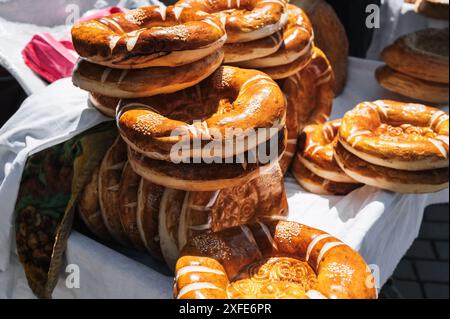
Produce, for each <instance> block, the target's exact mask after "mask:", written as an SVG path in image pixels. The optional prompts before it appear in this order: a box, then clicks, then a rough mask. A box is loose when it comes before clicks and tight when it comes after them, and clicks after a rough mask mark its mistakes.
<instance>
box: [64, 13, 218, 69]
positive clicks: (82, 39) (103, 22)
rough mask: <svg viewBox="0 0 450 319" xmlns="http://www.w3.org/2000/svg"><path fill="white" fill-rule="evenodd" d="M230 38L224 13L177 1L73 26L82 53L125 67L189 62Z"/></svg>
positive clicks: (76, 42) (99, 61)
mask: <svg viewBox="0 0 450 319" xmlns="http://www.w3.org/2000/svg"><path fill="white" fill-rule="evenodd" d="M225 39H226V36H225V30H224V29H223V26H222V24H221V22H220V19H219V18H218V17H215V16H213V15H208V14H205V13H204V12H199V11H196V10H193V9H189V8H181V9H180V8H178V9H175V8H174V7H173V6H168V7H167V8H165V7H159V6H147V7H141V8H138V9H135V10H130V11H128V12H126V13H116V14H113V15H111V16H108V17H102V18H97V19H94V20H89V21H85V22H81V23H77V24H75V25H74V27H73V28H72V40H73V43H74V47H75V50H76V51H77V52H78V54H79V55H80V56H81V57H83V58H85V59H87V60H89V61H91V62H93V63H96V64H102V65H105V66H108V67H112V68H119V69H134V68H147V67H155V66H159V67H161V66H167V67H174V66H179V65H184V64H189V63H192V62H194V61H197V60H199V59H202V58H204V57H205V56H207V55H209V54H211V53H212V52H214V51H215V50H217V49H219V48H220V47H221V46H222V45H223V43H224V42H225ZM177 55H180V56H181V55H183V57H184V59H180V57H178V56H177Z"/></svg>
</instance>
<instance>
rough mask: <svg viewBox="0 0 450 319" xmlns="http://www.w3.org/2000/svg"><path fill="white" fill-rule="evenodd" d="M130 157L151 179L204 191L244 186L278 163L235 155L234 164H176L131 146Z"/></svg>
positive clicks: (136, 168)
mask: <svg viewBox="0 0 450 319" xmlns="http://www.w3.org/2000/svg"><path fill="white" fill-rule="evenodd" d="M268 143H270V142H268ZM284 149H285V140H284V134H278V156H279V155H280V154H282V152H283V151H284ZM273 155H274V154H273ZM128 158H129V161H130V164H131V166H132V167H133V170H134V171H135V172H136V173H137V174H138V175H140V176H142V177H143V178H145V179H147V180H148V181H150V182H153V183H155V184H158V185H162V186H165V187H169V188H174V189H180V190H187V191H202V192H203V191H215V190H217V189H223V188H231V187H235V186H238V185H242V184H243V183H246V182H249V181H251V180H252V179H254V178H256V177H258V176H259V175H260V174H261V173H262V172H264V171H265V170H267V169H268V168H270V167H271V166H272V165H274V164H275V163H276V164H278V162H275V159H269V162H267V163H264V164H261V163H246V162H245V163H242V162H240V160H238V159H236V158H233V159H231V163H225V162H224V163H216V162H212V163H210V164H206V163H204V162H200V163H193V162H190V163H179V164H175V163H172V162H169V161H160V160H155V159H151V158H148V157H146V156H143V155H141V154H139V153H138V152H136V151H134V150H132V149H131V148H130V147H129V148H128ZM248 158H250V157H249V155H248V154H244V159H248ZM277 158H278V157H277ZM277 158H276V159H277Z"/></svg>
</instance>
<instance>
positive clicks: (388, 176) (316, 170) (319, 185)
mask: <svg viewBox="0 0 450 319" xmlns="http://www.w3.org/2000/svg"><path fill="white" fill-rule="evenodd" d="M448 125H449V117H448V113H446V112H443V111H441V110H439V109H437V108H433V107H428V106H425V105H421V104H411V103H409V104H408V103H400V102H394V101H386V100H384V101H382V100H379V101H375V102H363V103H361V104H359V105H357V106H356V107H355V108H354V109H353V110H351V111H349V112H347V113H346V114H345V116H344V118H343V119H342V120H337V121H333V122H330V123H327V124H326V125H319V126H308V127H307V128H305V130H304V133H303V135H302V138H301V143H300V149H299V152H298V154H297V157H296V160H295V162H294V165H293V172H294V176H295V177H296V179H297V180H298V182H299V183H300V184H301V185H302V186H303V187H304V188H305V189H307V190H309V191H311V192H314V193H319V194H334V195H339V194H346V193H348V192H350V191H352V190H353V189H355V188H357V187H359V186H361V185H362V184H367V185H371V186H375V187H379V188H382V189H386V190H390V191H393V192H398V193H431V192H437V191H439V190H442V189H444V188H446V187H448V151H449V143H448V133H449V132H448Z"/></svg>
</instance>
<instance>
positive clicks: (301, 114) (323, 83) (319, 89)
mask: <svg viewBox="0 0 450 319" xmlns="http://www.w3.org/2000/svg"><path fill="white" fill-rule="evenodd" d="M333 82H334V76H333V70H332V69H331V66H330V63H329V62H328V59H327V58H326V56H325V54H324V53H323V52H322V51H321V50H320V49H318V48H314V54H313V59H312V60H311V62H310V63H309V64H308V65H307V66H306V67H305V68H304V69H303V70H302V71H301V72H300V73H297V74H295V75H293V76H291V77H289V78H287V79H286V80H285V81H284V84H283V87H282V90H283V92H284V94H285V95H286V98H287V103H288V104H289V103H292V104H294V105H295V106H296V109H297V116H298V121H297V123H298V129H299V134H300V133H301V132H302V130H303V128H304V127H305V126H306V125H308V124H314V123H325V122H326V121H327V120H328V117H329V116H330V113H331V108H332V105H333V99H334V92H333Z"/></svg>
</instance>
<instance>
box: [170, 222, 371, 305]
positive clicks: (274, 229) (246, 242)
mask: <svg viewBox="0 0 450 319" xmlns="http://www.w3.org/2000/svg"><path fill="white" fill-rule="evenodd" d="M181 256H182V257H181V258H180V259H179V260H178V262H177V265H176V278H175V286H174V296H175V297H176V298H179V299H188V298H200V297H206V298H218V297H219V298H230V297H232V294H230V292H231V293H232V291H229V289H230V284H231V285H232V284H233V283H235V282H236V281H235V280H236V279H239V278H240V276H241V274H242V271H246V270H247V269H248V268H246V267H248V266H252V265H255V264H257V263H260V262H261V261H262V260H264V259H267V258H280V259H281V258H284V259H285V261H286V258H292V259H295V260H294V261H296V263H298V262H306V263H307V264H308V267H310V268H309V269H310V270H312V271H313V273H312V272H311V271H309V272H306V273H304V275H302V273H303V272H300V273H298V277H297V278H296V281H297V280H298V281H299V282H300V283H302V282H304V281H305V280H308V281H309V283H310V285H306V286H307V287H308V289H310V290H308V291H307V292H306V293H304V292H301V293H299V294H296V293H294V292H293V291H291V294H290V295H297V296H298V297H309V298H314V297H316V296H317V295H319V296H321V297H324V298H360V299H364V298H376V296H377V293H376V288H375V286H374V285H373V277H372V275H371V273H370V270H369V268H368V267H367V265H366V263H365V262H364V260H363V259H362V258H361V256H360V255H359V254H358V253H357V252H355V251H354V250H352V249H351V248H350V247H349V246H347V245H345V244H344V243H342V242H341V241H339V240H338V239H336V238H334V237H332V236H330V235H328V234H326V233H324V232H322V231H320V230H317V229H314V228H311V227H308V226H305V225H301V224H298V223H295V222H287V221H278V222H270V223H266V224H263V223H257V224H252V225H244V226H240V227H233V228H229V229H226V230H222V231H220V232H216V233H209V234H202V235H199V236H197V237H194V238H193V239H192V240H191V241H190V242H189V243H188V244H187V245H186V246H185V248H184V249H183V251H182V253H181ZM280 259H278V260H280ZM272 261H273V260H272ZM272 261H270V262H272ZM275 261H277V260H275ZM264 264H266V263H264ZM285 264H286V263H285ZM289 264H290V265H291V266H292V268H289V267H290V266H289ZM294 269H296V268H295V265H293V263H292V261H291V262H290V263H288V268H287V269H285V270H284V271H283V273H282V274H281V273H279V272H278V274H279V276H277V277H275V278H273V279H271V280H266V282H267V285H269V284H275V285H276V284H277V283H279V282H280V281H282V280H283V279H282V277H283V276H284V275H287V274H288V273H291V275H292V272H294ZM303 269H304V268H303ZM257 273H258V272H257ZM308 273H309V274H308ZM224 274H225V275H226V278H224ZM258 274H262V273H258ZM311 275H312V276H313V277H316V278H317V279H316V280H309V279H308V278H309V277H310V276H311ZM261 278H262V279H263V278H265V277H261ZM302 287H305V285H302ZM294 289H295V287H294ZM266 297H268V296H266ZM270 297H274V296H273V295H271V296H270Z"/></svg>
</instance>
